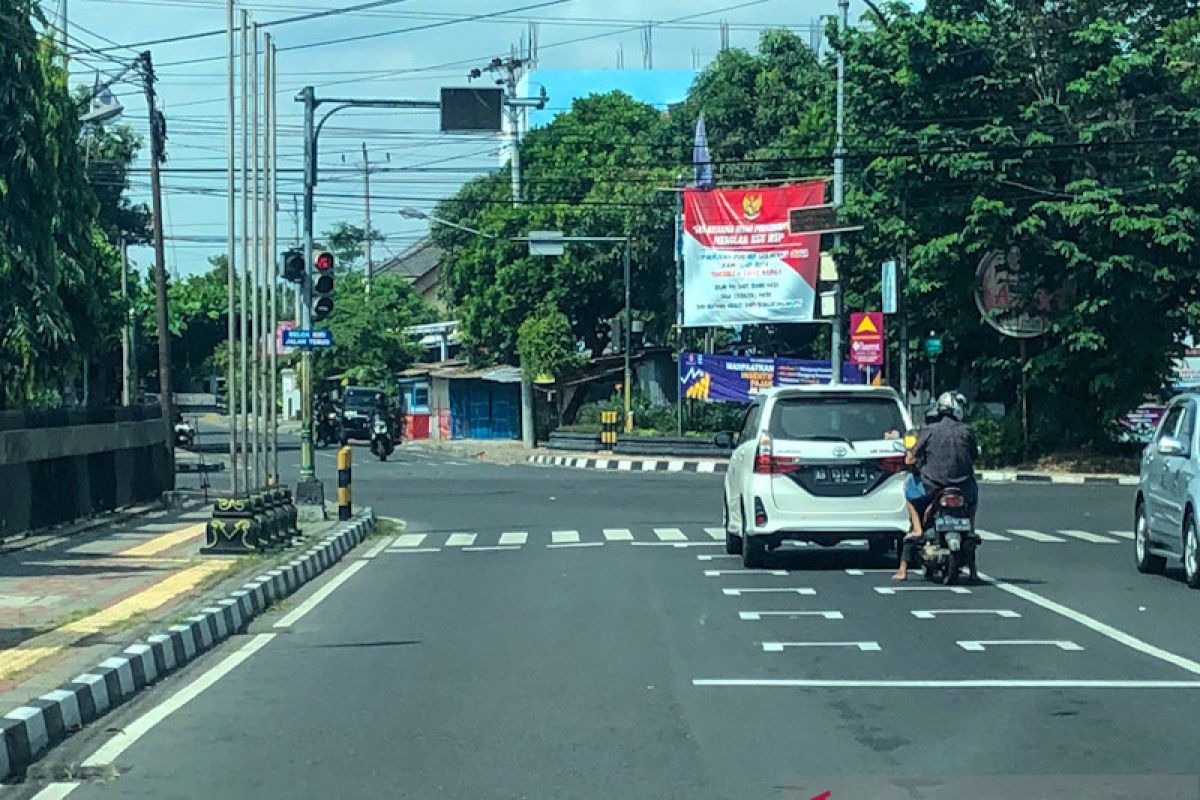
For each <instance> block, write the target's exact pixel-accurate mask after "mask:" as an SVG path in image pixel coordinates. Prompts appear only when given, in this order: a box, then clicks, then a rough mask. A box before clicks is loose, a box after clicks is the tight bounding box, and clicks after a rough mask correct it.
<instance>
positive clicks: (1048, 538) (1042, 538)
mask: <svg viewBox="0 0 1200 800" xmlns="http://www.w3.org/2000/svg"><path fill="white" fill-rule="evenodd" d="M1008 532H1009V533H1011V534H1012V535H1013V536H1020V537H1021V538H1023V539H1032V540H1033V541H1035V542H1065V541H1066V539H1064V538H1062V537H1061V536H1052V535H1050V534H1049V533H1042V532H1041V531H1031V530H1029V529H1028V528H1009V529H1008Z"/></svg>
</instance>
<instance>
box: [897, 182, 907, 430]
mask: <svg viewBox="0 0 1200 800" xmlns="http://www.w3.org/2000/svg"><path fill="white" fill-rule="evenodd" d="M907 217H908V200H907V199H905V198H904V197H903V196H901V199H900V220H901V222H902V223H904V222H905V221H906V219H907ZM898 260H899V263H898V264H897V267H898V271H899V274H898V275H897V276H896V311H897V312H899V317H900V337H899V338H900V397H901V399H902V400H903V402H904V407H905V408H906V409H907V408H908V301H907V300H906V299H905V297H904V289H905V287H906V286H907V285H908V236H907V234H904V235H901V237H900V258H899V259H898Z"/></svg>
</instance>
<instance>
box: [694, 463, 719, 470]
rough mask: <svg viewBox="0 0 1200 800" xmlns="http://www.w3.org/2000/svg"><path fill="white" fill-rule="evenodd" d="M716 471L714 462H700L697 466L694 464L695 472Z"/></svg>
mask: <svg viewBox="0 0 1200 800" xmlns="http://www.w3.org/2000/svg"><path fill="white" fill-rule="evenodd" d="M716 471H717V462H715V461H701V462H699V463H698V464H696V472H716Z"/></svg>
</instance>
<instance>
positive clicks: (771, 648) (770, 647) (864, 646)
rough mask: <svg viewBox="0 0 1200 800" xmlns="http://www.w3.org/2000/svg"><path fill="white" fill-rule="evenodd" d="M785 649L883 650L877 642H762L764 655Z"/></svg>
mask: <svg viewBox="0 0 1200 800" xmlns="http://www.w3.org/2000/svg"><path fill="white" fill-rule="evenodd" d="M786 647H857V648H858V649H859V650H861V651H862V652H864V653H878V652H880V651H882V650H883V648H882V647H880V646H879V642H763V643H762V649H763V652H764V653H782V652H783V650H784V648H786Z"/></svg>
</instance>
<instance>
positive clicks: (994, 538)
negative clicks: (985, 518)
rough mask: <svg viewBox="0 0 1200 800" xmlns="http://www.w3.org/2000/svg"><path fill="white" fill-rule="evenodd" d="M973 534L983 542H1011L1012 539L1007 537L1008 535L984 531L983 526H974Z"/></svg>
mask: <svg viewBox="0 0 1200 800" xmlns="http://www.w3.org/2000/svg"><path fill="white" fill-rule="evenodd" d="M975 534H976V535H977V536H978V537H979V538H980V539H983V540H984V541H985V542H1011V541H1012V539H1011V538H1009V537H1008V536H1001V535H1000V534H998V533H992V532H991V531H985V530H984V529H983V528H976V529H975Z"/></svg>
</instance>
